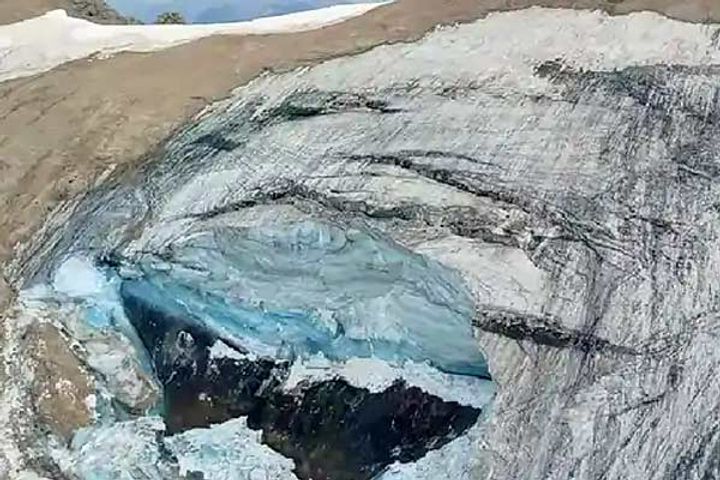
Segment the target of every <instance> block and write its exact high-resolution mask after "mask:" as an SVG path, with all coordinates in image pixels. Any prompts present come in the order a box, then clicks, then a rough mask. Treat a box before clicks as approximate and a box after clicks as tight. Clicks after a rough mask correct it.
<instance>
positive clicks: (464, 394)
mask: <svg viewBox="0 0 720 480" xmlns="http://www.w3.org/2000/svg"><path fill="white" fill-rule="evenodd" d="M335 378H342V379H344V380H346V381H347V382H348V383H350V384H351V385H353V386H355V387H359V388H366V389H368V390H369V391H371V392H373V393H378V392H382V391H383V390H385V389H386V388H388V387H389V386H390V385H392V384H393V383H394V382H396V381H398V380H405V381H406V382H407V383H408V384H409V385H412V386H415V387H418V388H420V389H422V390H423V391H424V392H426V393H429V394H431V395H435V396H437V397H440V398H442V399H443V400H445V401H450V402H453V401H454V402H458V403H460V404H462V405H469V406H472V407H476V408H481V409H484V408H486V406H487V405H488V403H489V402H490V400H491V398H492V396H493V394H494V393H495V387H494V385H493V382H492V381H491V380H485V379H482V378H477V377H471V376H462V375H450V374H447V373H443V372H441V371H439V370H437V369H436V368H433V367H432V366H430V365H428V364H426V363H418V362H412V361H406V362H403V363H402V364H398V365H393V364H391V363H389V362H386V361H383V360H380V359H378V358H352V359H349V360H348V361H346V362H342V363H339V362H331V361H330V360H328V359H327V358H325V357H324V356H323V355H322V354H318V355H314V356H312V357H310V358H308V359H306V360H298V361H296V362H295V363H294V364H293V365H292V367H291V369H290V375H289V376H288V379H287V380H286V382H285V385H284V388H285V389H286V390H292V389H294V388H296V387H297V386H298V385H299V384H300V383H302V382H308V383H313V382H319V381H326V380H332V379H335Z"/></svg>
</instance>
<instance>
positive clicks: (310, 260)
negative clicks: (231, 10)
mask: <svg viewBox="0 0 720 480" xmlns="http://www.w3.org/2000/svg"><path fill="white" fill-rule="evenodd" d="M136 265H137V266H138V268H139V270H140V272H141V273H142V275H141V277H140V278H131V279H127V280H124V281H123V286H122V291H123V292H125V294H132V295H134V296H138V297H140V298H143V299H144V300H145V301H148V302H151V303H152V304H154V305H156V306H157V307H160V308H161V309H164V310H168V311H170V312H175V313H176V314H179V315H183V316H185V317H188V316H189V317H190V318H194V319H196V321H198V322H200V323H202V324H204V325H206V326H209V327H210V328H211V329H213V330H214V331H216V332H220V333H221V336H223V338H229V339H232V341H233V343H234V344H239V345H242V346H243V347H244V348H246V349H248V350H250V351H251V352H252V353H254V354H257V355H261V356H272V357H278V356H280V357H286V358H290V359H293V358H296V357H301V358H307V357H308V356H311V355H315V354H318V353H322V354H323V355H324V356H326V357H327V358H328V359H330V360H334V361H345V360H348V359H351V358H358V357H361V358H371V357H372V358H379V359H382V360H386V361H391V362H402V361H404V360H412V361H415V362H425V361H428V362H430V364H432V365H433V366H435V367H437V368H439V369H441V370H442V371H445V372H447V373H455V374H462V375H473V376H479V377H487V376H488V374H487V366H486V363H485V361H484V359H483V356H482V353H481V352H480V350H479V348H478V347H477V344H476V343H475V341H474V338H473V334H472V327H471V321H470V319H471V315H472V301H471V299H470V296H469V294H468V292H467V291H466V289H465V287H464V285H463V283H462V281H461V280H460V279H459V277H457V276H456V275H455V274H454V273H453V272H451V271H450V270H448V269H446V268H444V267H442V266H441V265H439V264H437V263H434V262H431V261H428V260H426V259H425V258H423V257H421V256H419V255H416V254H412V253H410V252H409V251H405V250H403V249H401V248H400V247H398V246H395V245H392V244H390V243H388V242H385V241H383V240H381V239H379V238H375V237H374V236H372V235H371V234H368V233H365V232H363V231H360V230H358V229H353V228H348V229H346V230H343V229H342V228H340V227H338V226H334V225H331V224H329V223H322V222H319V221H306V222H300V223H297V224H291V225H280V226H278V225H274V226H265V227H255V228H229V227H223V228H215V229H213V230H211V231H207V232H202V233H197V234H193V235H191V236H190V237H189V238H185V239H181V240H179V241H176V242H174V243H172V244H170V245H169V246H168V248H167V250H166V251H163V252H160V253H159V254H158V255H155V256H144V257H143V258H141V259H140V260H138V261H137V263H136Z"/></svg>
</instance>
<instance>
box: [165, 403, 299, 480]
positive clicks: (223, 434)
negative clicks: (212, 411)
mask: <svg viewBox="0 0 720 480" xmlns="http://www.w3.org/2000/svg"><path fill="white" fill-rule="evenodd" d="M261 438H262V432H260V431H254V430H251V429H250V428H249V427H248V426H247V423H246V419H245V418H244V417H243V418H237V419H234V420H229V421H227V422H225V423H222V424H220V425H214V426H212V427H210V428H196V429H193V430H188V431H187V432H184V433H182V434H180V435H176V436H174V437H170V438H169V439H168V440H167V444H168V446H169V448H170V450H171V451H172V452H173V454H175V456H176V457H177V459H178V463H179V464H180V474H181V475H186V474H187V473H188V472H193V471H195V472H202V474H203V478H204V479H205V480H265V479H267V480H270V479H272V480H297V477H296V476H295V475H294V474H293V473H292V472H293V469H294V468H295V464H294V462H293V461H292V460H290V459H289V458H286V457H283V456H282V455H281V454H279V453H277V452H275V451H273V450H271V449H270V448H269V447H268V446H266V445H263V444H262V441H261Z"/></svg>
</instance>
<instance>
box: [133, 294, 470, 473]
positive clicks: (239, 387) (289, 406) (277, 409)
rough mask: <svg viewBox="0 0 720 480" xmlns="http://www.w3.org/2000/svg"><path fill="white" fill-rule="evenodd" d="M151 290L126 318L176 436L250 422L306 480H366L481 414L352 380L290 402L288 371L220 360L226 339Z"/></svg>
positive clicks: (411, 390) (413, 390)
mask: <svg viewBox="0 0 720 480" xmlns="http://www.w3.org/2000/svg"><path fill="white" fill-rule="evenodd" d="M147 289H148V286H147V285H146V284H143V283H142V282H139V281H125V282H124V283H123V285H122V288H121V296H122V299H123V303H124V308H125V311H126V314H127V316H128V317H129V319H130V321H131V322H132V324H133V326H134V327H135V328H136V330H137V332H138V334H139V336H140V338H141V340H142V342H143V344H144V345H145V348H146V349H147V351H148V352H149V355H150V357H151V360H152V363H153V366H154V369H155V372H156V374H157V376H158V378H159V380H160V382H161V383H162V385H163V390H164V417H165V422H166V424H167V427H168V433H170V434H172V433H177V432H182V431H184V430H187V429H190V428H195V427H206V426H209V425H211V424H214V423H221V422H223V421H225V420H228V419H231V418H236V417H240V416H245V415H249V419H248V425H249V426H250V428H253V429H258V430H262V431H263V441H264V442H265V443H267V444H268V445H269V446H270V447H272V448H273V449H275V450H277V451H278V452H280V453H282V454H283V455H286V456H288V457H290V458H292V459H293V460H295V463H296V465H297V473H298V475H299V476H300V477H301V478H303V479H311V478H312V479H315V480H366V479H370V478H373V477H374V476H375V475H377V474H378V473H379V472H380V471H381V470H382V469H383V468H385V467H386V466H388V465H390V464H391V463H393V462H396V461H398V462H411V461H414V460H417V459H419V458H421V457H423V456H424V455H425V454H426V453H427V452H428V451H430V450H433V449H436V448H439V447H441V446H443V445H445V444H446V443H447V442H449V441H451V440H452V439H454V438H456V437H457V436H459V435H461V434H462V433H464V432H465V431H466V430H467V429H468V428H470V427H471V426H472V425H473V424H474V423H475V422H476V421H477V419H478V416H479V414H480V410H479V409H477V408H473V407H468V406H462V405H460V404H458V403H456V402H446V401H444V400H442V399H441V398H439V397H436V396H433V395H429V394H427V393H425V392H423V391H422V390H421V389H419V388H417V387H409V386H407V385H406V384H404V383H402V382H398V383H395V384H393V385H392V386H391V387H389V388H388V389H386V390H384V391H383V392H380V393H371V392H370V391H369V390H367V389H364V388H358V387H354V386H352V385H350V384H348V383H347V382H346V381H344V380H331V381H325V382H321V383H317V384H313V385H310V386H305V388H303V389H301V391H300V392H293V393H285V392H284V391H283V390H282V389H281V388H279V386H280V380H281V378H282V376H283V375H284V374H285V373H286V370H287V364H286V363H283V362H275V361H273V360H268V359H258V360H249V359H234V358H227V357H220V358H213V357H212V356H211V355H210V348H211V347H212V345H213V344H214V343H215V342H216V341H218V340H219V337H218V336H217V335H216V334H214V333H213V332H211V331H209V330H208V329H207V328H203V327H201V326H199V325H198V324H197V323H196V322H193V320H192V319H190V318H188V317H186V316H183V315H182V314H181V313H179V312H169V311H168V310H169V309H168V308H167V307H165V308H163V307H161V306H158V305H153V303H152V302H151V301H148V300H147V299H146V298H145V297H144V292H147Z"/></svg>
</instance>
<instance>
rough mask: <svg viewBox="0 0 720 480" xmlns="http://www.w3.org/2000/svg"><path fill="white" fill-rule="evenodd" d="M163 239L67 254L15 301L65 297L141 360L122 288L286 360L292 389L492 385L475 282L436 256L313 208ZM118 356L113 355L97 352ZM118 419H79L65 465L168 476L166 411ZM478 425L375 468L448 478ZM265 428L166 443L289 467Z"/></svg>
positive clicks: (231, 342)
mask: <svg viewBox="0 0 720 480" xmlns="http://www.w3.org/2000/svg"><path fill="white" fill-rule="evenodd" d="M166 247H167V248H166V250H165V251H164V252H160V253H158V254H153V255H141V256H140V257H136V258H135V259H134V261H133V262H131V263H128V262H125V263H123V264H122V266H119V265H117V264H116V263H115V262H111V261H108V260H107V259H105V261H104V262H102V261H98V259H93V258H90V257H89V256H83V255H78V254H75V255H72V256H69V257H67V258H66V259H65V260H64V261H63V262H62V263H61V264H60V265H59V267H58V268H57V269H56V270H55V271H54V273H53V274H52V277H51V281H50V283H49V284H42V285H38V286H35V287H34V288H31V289H28V290H27V291H25V292H24V294H23V299H24V302H25V304H26V306H27V307H28V308H45V307H43V306H44V305H48V304H50V303H59V304H72V305H74V306H75V307H76V308H77V309H78V310H79V312H81V313H80V316H81V317H82V318H83V321H84V322H85V324H86V327H87V328H90V329H97V330H106V329H111V330H118V331H121V332H124V333H125V334H126V335H127V337H128V338H129V339H130V340H131V341H132V342H134V346H135V349H136V354H137V355H138V363H141V364H142V363H145V365H146V368H148V367H147V360H146V359H143V358H142V354H141V353H138V352H140V351H141V350H142V347H141V345H140V342H139V341H138V339H137V336H136V332H134V331H133V327H132V326H131V322H130V321H129V320H128V318H127V317H126V315H125V312H124V310H123V295H133V296H137V297H138V298H142V299H143V301H147V302H148V303H150V304H152V305H155V306H157V307H158V308H161V309H162V310H163V311H165V312H168V313H169V314H170V315H178V316H184V317H186V318H187V317H191V318H193V319H196V320H197V321H198V322H199V324H200V325H203V326H205V327H208V328H210V329H212V331H214V332H217V333H218V334H219V339H218V340H216V341H215V343H214V344H213V345H212V348H211V349H210V355H211V357H213V358H222V357H228V358H238V359H241V358H253V359H254V358H273V359H282V360H287V361H291V362H292V366H291V368H290V370H289V374H288V376H287V378H286V379H285V381H284V385H283V388H284V389H285V390H286V391H288V392H291V391H293V390H294V389H296V388H297V387H298V385H300V384H302V383H303V382H310V383H315V382H322V381H326V380H332V379H337V378H342V379H344V380H346V381H347V382H348V383H349V384H351V385H354V386H356V387H361V388H366V389H368V390H369V391H370V392H382V391H383V390H385V389H387V388H389V387H390V386H391V385H392V384H393V383H394V382H395V381H397V380H400V379H402V380H404V381H405V382H407V383H408V384H409V385H412V386H417V387H420V388H421V389H422V390H424V391H425V392H427V393H429V394H431V395H435V396H437V397H440V398H442V399H443V400H446V401H453V402H458V403H460V404H462V405H468V406H472V407H476V408H478V409H480V410H485V409H486V407H487V405H488V403H489V401H490V399H491V397H492V395H493V392H494V389H493V384H492V382H491V381H490V380H489V379H488V378H489V377H488V372H487V365H486V363H485V360H484V359H483V357H482V354H481V352H480V350H479V347H478V346H477V344H476V342H475V340H474V338H473V334H472V328H471V324H470V318H471V313H472V302H471V300H470V296H469V294H468V292H467V291H466V289H465V287H464V285H463V283H462V281H461V280H460V278H459V277H458V276H457V275H456V274H455V273H454V272H452V271H450V270H448V269H447V268H445V267H442V266H441V265H440V264H437V263H435V262H432V261H429V260H427V259H425V258H424V257H422V256H420V255H417V254H413V253H411V252H409V251H406V250H404V249H402V248H400V247H397V246H394V245H392V244H390V243H387V242H385V241H384V240H382V239H380V238H377V237H375V236H373V235H371V234H368V233H366V232H363V231H360V230H356V229H352V228H350V229H343V228H340V227H338V226H335V225H332V224H329V223H326V222H319V221H302V222H297V223H288V224H278V225H269V226H255V227H251V228H230V227H228V228H224V229H216V228H215V229H211V230H208V231H205V232H200V233H197V232H196V233H195V234H193V235H188V236H187V237H182V239H181V240H179V241H175V242H171V243H169V244H168V245H167V246H166ZM108 264H112V265H113V266H112V267H109V266H108ZM133 298H135V297H133ZM238 346H239V347H241V348H242V349H243V350H242V351H240V350H238ZM107 355H108V356H111V355H112V352H108V353H107ZM101 356H102V355H101ZM113 360H115V361H119V359H115V358H114V357H112V358H108V359H106V360H102V359H97V358H96V359H95V363H99V364H108V363H111V362H112V361H113ZM106 369H108V368H107V367H106ZM109 370H110V371H112V368H109ZM117 370H119V369H115V371H117ZM113 420H114V419H110V418H108V419H105V420H101V421H100V425H99V426H95V427H91V428H88V429H85V430H83V431H81V432H80V433H78V434H77V435H76V437H75V439H74V441H73V445H72V448H71V449H70V450H69V451H60V450H58V451H57V452H56V455H57V457H58V459H59V460H60V464H61V465H63V466H64V469H65V470H67V471H70V472H73V473H75V474H77V475H79V476H80V477H81V478H93V479H94V478H98V479H99V478H104V479H106V478H123V475H124V473H123V472H131V471H133V469H136V471H138V472H142V474H143V475H149V476H151V477H157V478H161V477H163V476H168V475H169V473H168V472H169V471H170V470H168V469H171V466H169V465H168V462H167V461H164V460H163V458H162V455H163V450H162V448H159V447H158V445H157V438H158V432H164V431H165V426H164V423H163V421H162V419H161V418H160V417H157V416H148V417H143V418H139V419H136V420H130V421H124V422H114V421H113ZM481 428H482V426H481V421H478V422H477V424H476V425H475V426H474V427H471V428H470V430H468V431H466V432H464V434H463V435H461V436H460V437H459V438H456V439H455V440H453V441H451V442H450V443H448V444H446V445H445V446H443V447H441V448H439V449H437V450H431V451H430V452H429V453H428V454H426V455H425V456H424V457H423V458H420V459H419V460H418V461H417V462H412V463H406V464H401V463H399V462H396V463H395V464H392V465H390V466H389V467H388V468H387V469H386V471H385V472H384V473H382V474H381V475H380V476H379V477H378V478H398V479H404V478H408V479H409V478H412V479H423V478H427V479H435V478H439V477H438V475H441V472H442V474H447V473H448V472H452V475H451V476H452V478H457V479H464V478H468V479H469V478H470V475H471V474H472V472H473V470H474V469H476V468H477V467H478V465H477V464H478V462H479V460H478V455H476V454H475V452H474V447H473V445H476V444H477V441H478V435H479V434H480V431H481ZM260 438H261V433H260V432H259V431H254V430H251V429H250V428H248V426H247V423H246V421H245V419H244V418H238V419H234V420H229V421H227V422H225V423H222V424H220V425H215V426H212V427H211V428H209V429H205V428H196V429H191V430H189V431H186V432H184V433H181V434H176V435H174V436H171V437H169V439H168V440H166V442H165V444H166V447H167V448H169V450H170V451H171V452H172V453H173V454H174V455H175V457H177V461H178V464H179V468H180V469H181V471H182V472H192V471H200V472H203V474H204V475H205V477H204V478H206V479H224V478H227V479H230V478H233V479H237V478H248V479H250V478H252V479H254V478H295V476H294V474H293V473H292V471H293V468H294V464H293V461H292V460H290V459H288V458H285V457H283V456H282V455H280V454H279V453H277V452H275V451H273V450H272V449H270V448H269V447H268V446H266V445H263V444H262V443H261V441H260ZM110 452H113V454H112V456H111V458H113V460H111V461H109V460H108V458H110V457H109V454H110ZM117 452H123V454H122V455H118V454H117ZM137 469H140V470H137ZM182 472H181V473H182ZM258 475H265V476H258ZM129 478H130V477H129ZM132 478H134V477H132Z"/></svg>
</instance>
